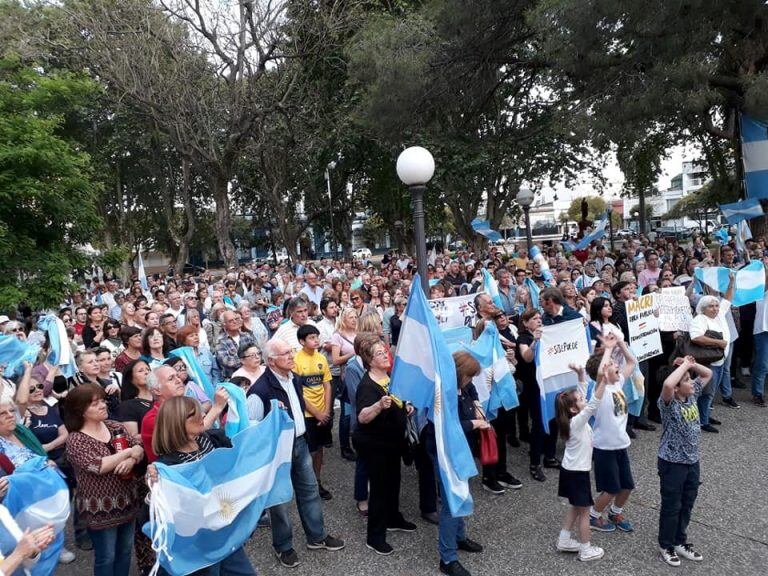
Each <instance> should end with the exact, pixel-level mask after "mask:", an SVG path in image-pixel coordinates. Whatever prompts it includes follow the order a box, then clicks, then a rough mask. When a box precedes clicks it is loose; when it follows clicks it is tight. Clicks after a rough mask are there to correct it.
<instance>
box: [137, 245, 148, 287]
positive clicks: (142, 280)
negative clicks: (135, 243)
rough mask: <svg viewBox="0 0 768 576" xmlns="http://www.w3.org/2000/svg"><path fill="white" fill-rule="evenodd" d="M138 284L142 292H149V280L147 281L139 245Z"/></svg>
mask: <svg viewBox="0 0 768 576" xmlns="http://www.w3.org/2000/svg"><path fill="white" fill-rule="evenodd" d="M139 284H141V289H142V290H143V291H144V292H149V282H147V271H146V270H144V258H142V257H141V246H139Z"/></svg>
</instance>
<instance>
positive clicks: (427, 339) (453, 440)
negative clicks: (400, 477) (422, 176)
mask: <svg viewBox="0 0 768 576" xmlns="http://www.w3.org/2000/svg"><path fill="white" fill-rule="evenodd" d="M391 390H392V393H393V394H395V395H397V396H398V397H400V398H403V399H404V400H408V401H410V402H411V403H412V404H413V405H414V406H415V407H416V409H417V410H426V412H427V418H428V419H429V420H431V421H432V422H433V423H434V426H435V443H436V447H437V461H438V467H439V468H440V478H441V480H442V482H443V487H444V488H445V495H446V500H447V502H445V504H447V505H448V508H449V510H450V511H451V515H453V516H454V517H458V516H467V515H469V514H471V513H472V495H471V494H470V491H469V482H468V481H469V478H470V477H472V476H474V475H476V474H477V468H476V467H475V462H474V459H473V457H472V452H471V451H470V449H469V446H468V445H467V439H466V437H465V436H464V431H463V430H462V428H461V423H460V422H459V412H458V387H457V382H456V365H455V364H454V362H453V357H452V356H451V352H450V350H449V349H448V346H447V345H446V343H445V338H444V337H443V333H442V332H441V331H440V329H439V328H438V326H437V320H436V319H435V316H434V314H433V313H432V310H431V309H430V307H429V304H428V303H427V298H426V296H425V295H424V292H423V291H422V289H421V283H420V282H419V278H418V275H417V276H416V277H415V278H414V279H413V282H412V283H411V294H410V297H409V298H408V306H407V307H406V309H405V315H404V316H403V319H402V328H401V329H400V340H399V342H398V345H397V355H396V356H395V366H394V368H393V370H392V385H391Z"/></svg>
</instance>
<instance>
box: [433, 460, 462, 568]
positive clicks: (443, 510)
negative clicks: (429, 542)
mask: <svg viewBox="0 0 768 576" xmlns="http://www.w3.org/2000/svg"><path fill="white" fill-rule="evenodd" d="M430 448H434V447H433V446H432V447H430ZM429 455H430V457H431V458H432V466H433V470H434V471H435V477H436V478H437V479H438V481H437V485H438V488H439V489H440V499H441V505H440V520H439V523H438V527H437V530H438V536H437V549H438V552H439V553H440V561H441V562H443V563H445V564H448V563H449V562H453V561H454V560H458V559H459V555H458V547H457V542H458V541H459V540H465V539H466V538H467V534H466V528H465V524H464V518H462V517H461V516H459V517H457V518H454V517H453V516H451V511H450V509H449V508H448V500H447V499H446V497H445V490H444V489H443V481H442V478H441V477H440V467H439V465H438V463H437V454H436V453H435V452H434V450H430V454H429Z"/></svg>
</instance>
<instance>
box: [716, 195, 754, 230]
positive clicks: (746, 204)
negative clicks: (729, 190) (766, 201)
mask: <svg viewBox="0 0 768 576" xmlns="http://www.w3.org/2000/svg"><path fill="white" fill-rule="evenodd" d="M720 211H721V212H722V213H723V216H724V217H725V219H726V220H727V221H728V224H738V223H739V222H741V221H742V220H751V219H752V218H759V217H760V216H763V215H764V214H763V207H762V206H761V205H760V200H758V199H757V198H747V199H746V200H741V201H740V202H733V203H732V204H720Z"/></svg>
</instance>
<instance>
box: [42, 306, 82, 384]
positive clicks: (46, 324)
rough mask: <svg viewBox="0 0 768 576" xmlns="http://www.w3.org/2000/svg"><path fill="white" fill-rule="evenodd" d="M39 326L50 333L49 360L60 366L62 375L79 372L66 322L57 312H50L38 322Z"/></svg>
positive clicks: (70, 376)
mask: <svg viewBox="0 0 768 576" xmlns="http://www.w3.org/2000/svg"><path fill="white" fill-rule="evenodd" d="M37 327H38V329H40V330H44V331H45V332H46V333H47V334H48V342H49V343H50V353H49V354H48V362H50V363H51V364H52V365H53V366H58V367H59V370H60V372H61V375H62V376H64V377H65V378H72V376H74V375H75V374H76V373H77V365H76V363H75V355H74V354H72V346H71V345H70V344H69V338H68V337H67V328H66V327H65V326H64V322H62V321H61V319H60V318H59V317H58V316H56V315H55V314H48V315H47V316H43V318H42V319H40V320H39V321H38V322H37Z"/></svg>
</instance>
